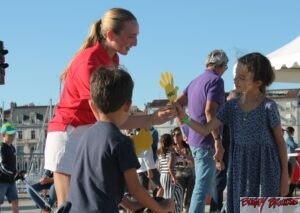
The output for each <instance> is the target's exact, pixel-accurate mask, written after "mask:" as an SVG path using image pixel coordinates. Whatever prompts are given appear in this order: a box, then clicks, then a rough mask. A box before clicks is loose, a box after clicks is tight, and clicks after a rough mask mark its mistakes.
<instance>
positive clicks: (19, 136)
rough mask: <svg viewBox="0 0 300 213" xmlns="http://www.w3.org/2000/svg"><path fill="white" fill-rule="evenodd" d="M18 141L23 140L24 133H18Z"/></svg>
mask: <svg viewBox="0 0 300 213" xmlns="http://www.w3.org/2000/svg"><path fill="white" fill-rule="evenodd" d="M18 139H20V140H22V139H23V132H22V131H18Z"/></svg>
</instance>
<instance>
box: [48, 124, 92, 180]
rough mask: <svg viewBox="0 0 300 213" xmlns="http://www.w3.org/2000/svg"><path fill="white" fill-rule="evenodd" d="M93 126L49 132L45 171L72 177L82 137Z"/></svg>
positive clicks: (70, 127)
mask: <svg viewBox="0 0 300 213" xmlns="http://www.w3.org/2000/svg"><path fill="white" fill-rule="evenodd" d="M90 126H91V125H83V126H78V127H76V128H75V127H73V126H70V125H69V126H68V127H67V130H66V131H59V132H48V134H47V139H46V145H45V169H48V170H50V171H53V172H60V173H64V174H68V175H71V173H72V167H73V163H74V159H75V154H76V149H77V145H78V142H79V139H80V137H81V136H82V134H83V133H84V132H85V131H86V129H87V128H88V127H90Z"/></svg>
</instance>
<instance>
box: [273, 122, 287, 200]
mask: <svg viewBox="0 0 300 213" xmlns="http://www.w3.org/2000/svg"><path fill="white" fill-rule="evenodd" d="M273 134H274V136H275V139H276V142H277V147H278V151H279V157H280V164H281V178H280V194H281V196H285V195H287V194H288V192H289V183H288V179H289V177H288V157H287V151H286V145H285V141H284V138H283V135H282V128H281V125H280V124H279V125H277V126H276V127H274V128H273Z"/></svg>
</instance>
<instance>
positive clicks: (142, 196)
mask: <svg viewBox="0 0 300 213" xmlns="http://www.w3.org/2000/svg"><path fill="white" fill-rule="evenodd" d="M124 177H125V181H126V184H127V187H128V190H129V193H130V194H131V195H132V196H133V197H134V198H135V199H136V200H138V201H139V202H140V203H141V204H142V205H143V206H145V207H147V208H150V209H151V210H153V211H155V212H173V211H174V203H171V202H168V203H167V205H164V206H162V205H160V204H159V203H157V202H156V201H155V200H154V199H152V197H150V195H149V194H148V192H147V191H146V189H144V187H142V186H141V184H140V183H139V180H138V176H137V173H136V169H134V168H132V169H128V170H126V171H125V172H124Z"/></svg>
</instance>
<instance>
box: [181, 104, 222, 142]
mask: <svg viewBox="0 0 300 213" xmlns="http://www.w3.org/2000/svg"><path fill="white" fill-rule="evenodd" d="M176 110H177V118H178V121H179V122H180V124H186V125H188V126H189V127H191V128H192V129H193V130H195V131H196V132H198V133H199V134H200V135H203V136H206V135H208V134H209V133H210V132H211V131H212V130H214V129H217V128H218V127H219V126H220V125H221V124H222V122H221V121H220V120H219V119H217V118H216V117H213V118H212V119H211V120H210V121H209V122H208V123H206V124H204V125H203V124H200V123H198V122H197V121H194V120H193V119H192V118H190V117H189V116H188V115H187V114H186V112H185V111H184V109H183V108H182V107H181V106H180V105H179V104H176Z"/></svg>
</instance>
